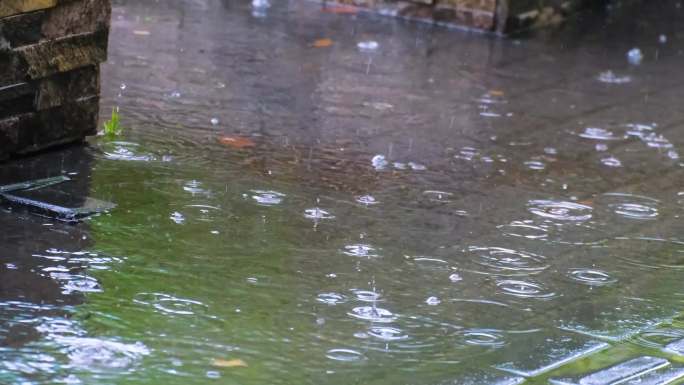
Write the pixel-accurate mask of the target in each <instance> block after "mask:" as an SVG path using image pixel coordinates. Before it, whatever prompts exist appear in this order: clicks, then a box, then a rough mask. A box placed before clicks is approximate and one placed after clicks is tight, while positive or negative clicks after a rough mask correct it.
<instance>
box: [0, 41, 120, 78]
mask: <svg viewBox="0 0 684 385" xmlns="http://www.w3.org/2000/svg"><path fill="white" fill-rule="evenodd" d="M106 47H107V31H106V30H100V31H97V32H94V33H86V34H79V35H73V36H69V37H65V38H61V39H55V40H47V41H43V42H40V43H37V44H32V45H27V46H24V47H21V48H17V49H15V50H11V51H1V52H0V68H3V71H1V72H0V86H4V85H9V84H15V83H20V82H25V81H29V80H35V79H41V78H44V77H47V76H51V75H54V74H57V73H60V72H67V71H71V70H74V69H78V68H82V67H87V66H93V65H96V64H98V63H100V62H102V61H104V60H105V59H106V58H107V48H106Z"/></svg>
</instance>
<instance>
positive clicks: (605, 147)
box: [594, 143, 608, 152]
mask: <svg viewBox="0 0 684 385" xmlns="http://www.w3.org/2000/svg"><path fill="white" fill-rule="evenodd" d="M594 148H595V149H596V151H598V152H602V151H607V150H608V145H607V144H605V143H596V146H594Z"/></svg>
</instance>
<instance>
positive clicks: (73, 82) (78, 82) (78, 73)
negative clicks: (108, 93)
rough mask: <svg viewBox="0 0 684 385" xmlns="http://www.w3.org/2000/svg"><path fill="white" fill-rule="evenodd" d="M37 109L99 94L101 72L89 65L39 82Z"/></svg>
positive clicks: (36, 99) (37, 87)
mask: <svg viewBox="0 0 684 385" xmlns="http://www.w3.org/2000/svg"><path fill="white" fill-rule="evenodd" d="M36 89H37V92H36V96H35V106H34V107H35V110H37V111H40V110H45V109H48V108H52V107H56V106H61V105H63V104H66V103H68V102H69V101H70V100H75V99H82V98H86V97H90V96H97V95H98V93H99V91H100V72H99V70H98V68H97V67H95V66H89V67H84V68H79V69H77V70H74V71H70V72H65V73H62V74H58V75H55V76H51V77H49V78H45V79H42V80H40V81H38V82H37V86H36Z"/></svg>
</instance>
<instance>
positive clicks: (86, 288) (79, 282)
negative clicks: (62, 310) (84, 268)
mask: <svg viewBox="0 0 684 385" xmlns="http://www.w3.org/2000/svg"><path fill="white" fill-rule="evenodd" d="M63 288H64V292H65V293H67V294H68V293H71V292H74V291H77V292H81V293H99V292H101V291H102V287H101V286H100V283H99V282H97V280H96V279H95V278H93V277H87V276H84V275H69V277H68V280H67V281H66V282H65V283H64V286H63Z"/></svg>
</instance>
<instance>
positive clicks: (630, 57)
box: [627, 48, 644, 65]
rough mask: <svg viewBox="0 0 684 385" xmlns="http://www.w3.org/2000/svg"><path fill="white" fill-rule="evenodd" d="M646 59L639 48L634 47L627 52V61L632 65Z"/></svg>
mask: <svg viewBox="0 0 684 385" xmlns="http://www.w3.org/2000/svg"><path fill="white" fill-rule="evenodd" d="M643 59H644V54H643V53H642V52H641V50H640V49H639V48H632V49H630V50H629V51H628V52H627V61H628V62H629V64H632V65H639V64H641V61H642V60H643Z"/></svg>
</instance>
